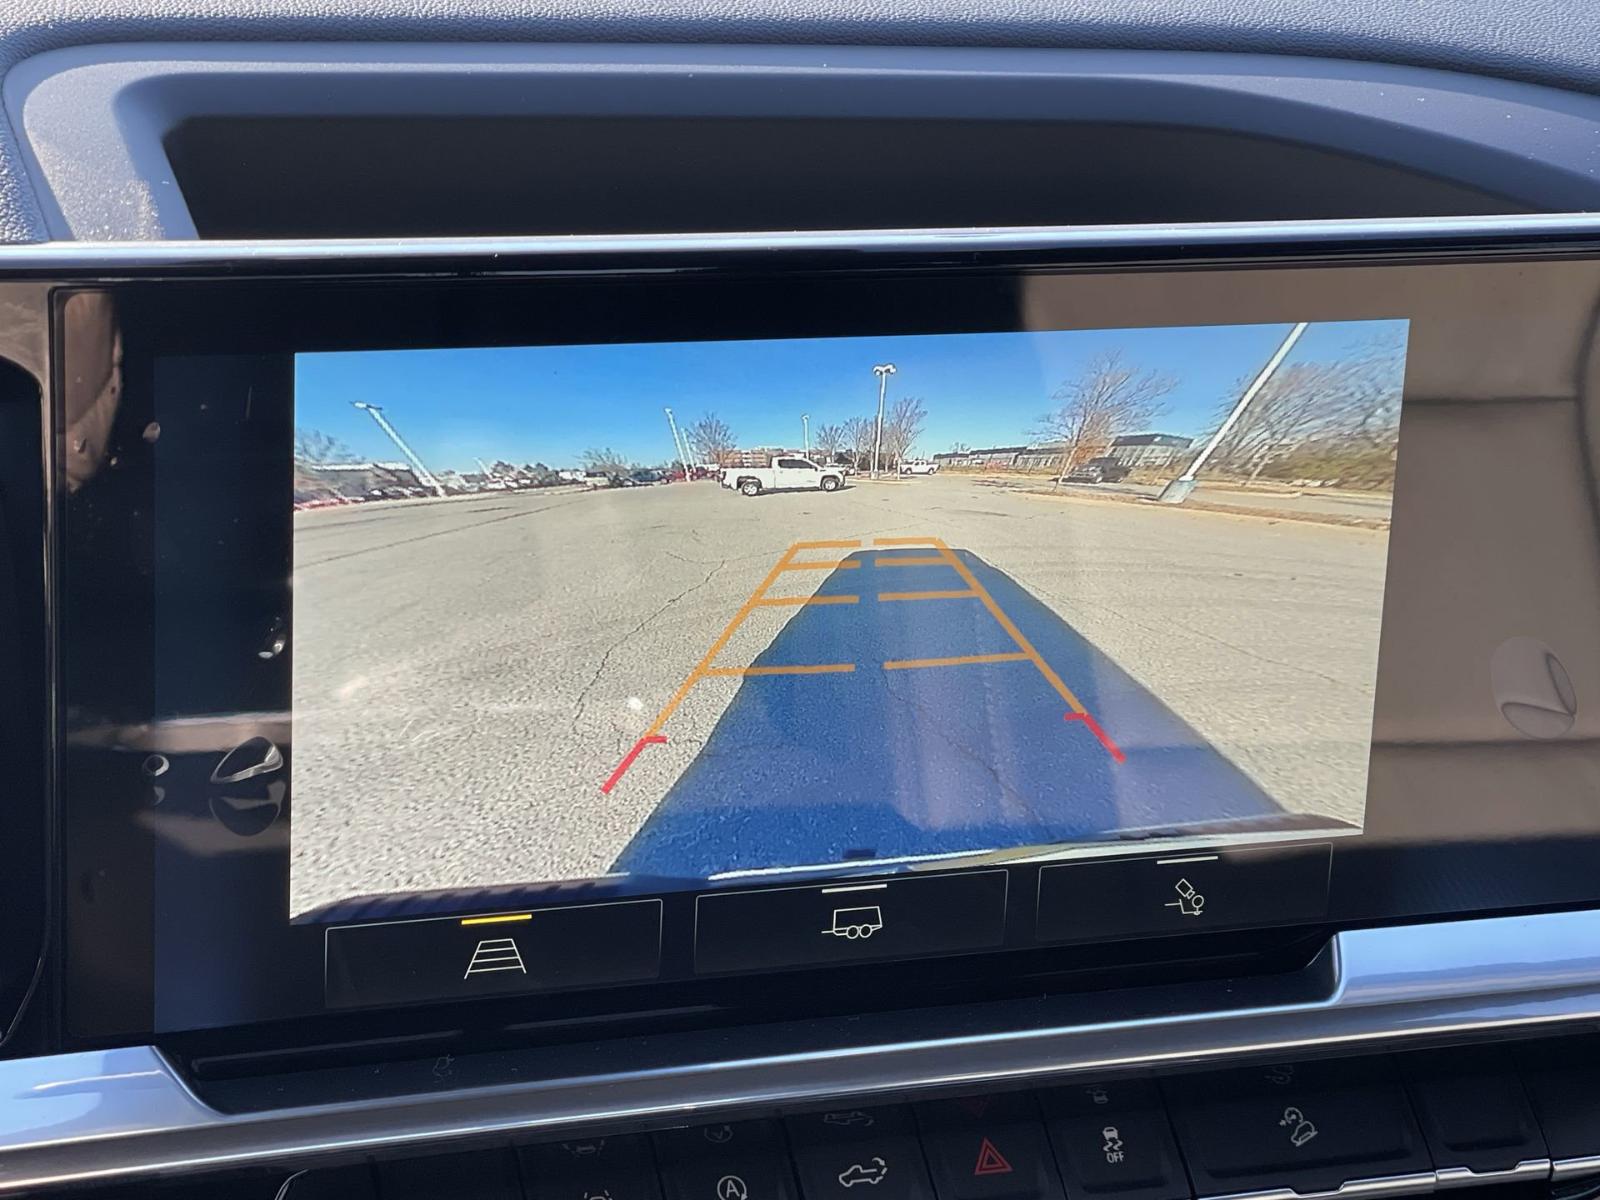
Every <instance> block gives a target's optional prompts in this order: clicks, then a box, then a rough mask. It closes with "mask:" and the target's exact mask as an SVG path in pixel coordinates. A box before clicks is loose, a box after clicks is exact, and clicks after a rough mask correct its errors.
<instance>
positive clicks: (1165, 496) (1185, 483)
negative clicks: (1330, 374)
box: [1156, 321, 1309, 504]
mask: <svg viewBox="0 0 1600 1200" xmlns="http://www.w3.org/2000/svg"><path fill="white" fill-rule="evenodd" d="M1308 324H1309V322H1306V321H1301V322H1300V323H1299V324H1298V325H1296V326H1295V327H1294V328H1293V329H1291V330H1289V334H1288V336H1287V337H1285V338H1284V339H1283V341H1282V342H1281V343H1279V345H1278V348H1277V349H1276V350H1274V351H1273V352H1272V357H1271V358H1269V359H1267V365H1266V366H1264V367H1262V368H1261V370H1260V371H1259V372H1258V373H1257V374H1256V377H1255V378H1254V379H1252V380H1251V381H1250V386H1249V387H1247V388H1245V390H1244V395H1242V396H1240V397H1239V403H1237V404H1235V405H1234V406H1233V411H1232V412H1230V413H1229V414H1228V419H1227V420H1226V421H1224V422H1223V423H1222V426H1221V428H1219V429H1218V430H1217V431H1216V432H1215V433H1213V434H1212V435H1211V440H1210V441H1209V442H1207V443H1206V446H1205V449H1204V450H1202V451H1200V453H1199V454H1197V455H1195V459H1194V461H1193V462H1192V463H1190V464H1189V469H1188V470H1187V471H1185V472H1184V473H1183V474H1182V475H1179V476H1178V477H1177V478H1176V479H1174V480H1173V481H1172V482H1171V483H1169V484H1167V486H1166V487H1164V488H1162V489H1161V495H1159V496H1157V497H1156V499H1157V500H1159V501H1160V502H1161V503H1162V504H1182V503H1183V502H1184V501H1185V500H1187V499H1188V498H1189V493H1190V492H1192V491H1194V487H1195V479H1194V477H1195V472H1197V471H1198V470H1200V468H1201V467H1203V466H1205V465H1206V460H1207V459H1209V458H1210V457H1211V456H1212V455H1213V454H1214V453H1216V449H1217V447H1218V446H1220V445H1221V444H1222V439H1223V438H1225V437H1227V436H1228V434H1229V432H1230V431H1231V430H1232V429H1233V427H1234V426H1235V425H1237V424H1238V423H1239V418H1240V417H1242V416H1244V410H1245V409H1247V408H1249V407H1250V402H1251V401H1252V400H1254V399H1255V398H1256V396H1257V394H1258V393H1260V391H1261V389H1262V388H1264V387H1266V386H1267V380H1269V379H1271V378H1272V373H1273V372H1274V371H1276V370H1277V369H1278V368H1279V367H1280V366H1282V365H1283V360H1284V359H1286V358H1288V357H1289V351H1291V350H1293V349H1294V344H1295V343H1296V342H1298V341H1299V340H1300V335H1301V334H1303V333H1304V332H1305V331H1306V328H1307V325H1308Z"/></svg>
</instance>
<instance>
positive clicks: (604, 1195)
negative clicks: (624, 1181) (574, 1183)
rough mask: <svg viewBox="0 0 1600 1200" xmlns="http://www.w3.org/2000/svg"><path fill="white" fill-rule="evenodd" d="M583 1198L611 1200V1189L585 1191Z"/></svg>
mask: <svg viewBox="0 0 1600 1200" xmlns="http://www.w3.org/2000/svg"><path fill="white" fill-rule="evenodd" d="M583 1200H611V1189H610V1188H601V1189H600V1190H599V1191H597V1192H584V1194H583Z"/></svg>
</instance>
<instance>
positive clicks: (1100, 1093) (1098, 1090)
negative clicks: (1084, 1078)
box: [1083, 1083, 1111, 1104]
mask: <svg viewBox="0 0 1600 1200" xmlns="http://www.w3.org/2000/svg"><path fill="white" fill-rule="evenodd" d="M1083 1094H1084V1095H1085V1096H1087V1097H1089V1099H1090V1100H1092V1101H1093V1102H1094V1103H1096V1104H1110V1103H1111V1097H1110V1096H1109V1095H1108V1094H1107V1093H1106V1089H1105V1088H1103V1087H1101V1086H1100V1085H1099V1084H1098V1083H1097V1084H1095V1085H1094V1086H1092V1087H1086V1088H1084V1089H1083Z"/></svg>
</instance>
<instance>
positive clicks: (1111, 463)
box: [1067, 455, 1128, 483]
mask: <svg viewBox="0 0 1600 1200" xmlns="http://www.w3.org/2000/svg"><path fill="white" fill-rule="evenodd" d="M1127 477H1128V468H1127V466H1126V465H1125V464H1123V463H1120V462H1118V461H1117V460H1116V459H1114V458H1112V457H1111V456H1110V455H1106V456H1104V457H1103V458H1091V459H1089V460H1088V461H1087V462H1081V463H1079V464H1078V465H1077V466H1075V467H1073V468H1072V470H1071V471H1070V472H1069V473H1068V474H1067V482H1068V483H1119V482H1121V481H1122V480H1124V479H1126V478H1127Z"/></svg>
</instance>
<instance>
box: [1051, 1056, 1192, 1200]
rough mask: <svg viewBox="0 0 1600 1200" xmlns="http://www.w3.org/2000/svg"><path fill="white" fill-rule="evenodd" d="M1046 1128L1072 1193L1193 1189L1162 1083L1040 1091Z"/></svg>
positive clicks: (1164, 1195)
mask: <svg viewBox="0 0 1600 1200" xmlns="http://www.w3.org/2000/svg"><path fill="white" fill-rule="evenodd" d="M1039 1100H1040V1104H1041V1106H1042V1107H1043V1109H1044V1112H1045V1127H1046V1128H1047V1129H1048V1130H1049V1132H1050V1142H1051V1144H1052V1145H1053V1146H1054V1147H1055V1152H1056V1161H1057V1162H1058V1163H1060V1164H1061V1173H1062V1175H1063V1176H1064V1177H1065V1182H1066V1185H1067V1193H1068V1195H1071V1196H1078V1195H1086V1196H1114V1197H1117V1198H1118V1200H1187V1197H1188V1196H1189V1195H1190V1194H1191V1193H1190V1190H1189V1180H1188V1177H1187V1176H1186V1175H1185V1174H1184V1170H1183V1163H1182V1160H1181V1159H1180V1157H1179V1155H1178V1147H1177V1144H1176V1142H1174V1141H1173V1138H1172V1128H1171V1126H1170V1125H1169V1124H1168V1122H1167V1113H1166V1108H1165V1106H1164V1105H1163V1103H1162V1099H1161V1093H1160V1091H1159V1090H1158V1089H1157V1088H1156V1086H1155V1085H1154V1084H1153V1083H1151V1082H1150V1081H1148V1080H1144V1079H1115V1080H1106V1081H1101V1082H1096V1081H1093V1080H1091V1081H1089V1082H1086V1083H1078V1084H1070V1085H1068V1086H1066V1087H1060V1088H1053V1089H1051V1090H1050V1091H1047V1092H1043V1093H1041V1095H1040V1097H1039Z"/></svg>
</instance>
